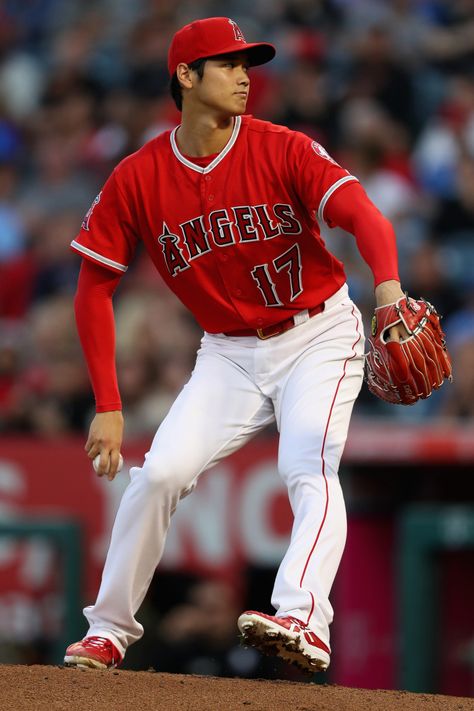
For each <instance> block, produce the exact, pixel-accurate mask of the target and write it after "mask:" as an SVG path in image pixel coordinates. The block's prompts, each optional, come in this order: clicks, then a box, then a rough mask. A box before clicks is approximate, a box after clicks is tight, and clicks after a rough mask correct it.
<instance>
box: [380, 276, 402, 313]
mask: <svg viewBox="0 0 474 711" xmlns="http://www.w3.org/2000/svg"><path fill="white" fill-rule="evenodd" d="M404 296H405V294H404V293H403V291H402V288H401V286H400V282H399V281H397V280H396V279H390V280H388V281H383V282H381V283H380V284H378V285H377V286H376V287H375V301H376V304H377V306H386V305H387V304H394V303H395V302H396V301H398V299H402V298H403V297H404Z"/></svg>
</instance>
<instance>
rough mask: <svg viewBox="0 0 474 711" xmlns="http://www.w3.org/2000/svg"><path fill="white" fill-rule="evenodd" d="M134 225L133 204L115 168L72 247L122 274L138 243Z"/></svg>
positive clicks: (91, 207)
mask: <svg viewBox="0 0 474 711" xmlns="http://www.w3.org/2000/svg"><path fill="white" fill-rule="evenodd" d="M134 225H135V220H134V218H133V206H132V205H131V201H130V200H127V198H126V196H125V194H124V190H123V188H122V187H121V185H120V180H119V176H118V173H117V168H116V169H115V170H114V172H113V173H112V174H111V176H110V177H109V179H108V180H107V182H106V183H105V185H104V187H103V189H102V190H101V192H100V193H99V194H98V195H97V197H96V198H95V200H94V201H93V203H92V205H91V206H90V208H89V210H88V212H87V214H86V216H85V217H84V220H83V222H82V226H81V230H80V232H79V234H78V235H77V237H76V238H75V239H74V240H73V241H72V242H71V249H73V250H74V251H76V252H78V253H79V254H80V255H81V256H82V257H85V258H86V259H89V260H91V261H92V262H95V263H97V264H101V265H102V266H104V267H108V268H109V269H111V270H113V271H114V272H116V273H120V274H122V273H123V272H126V271H127V269H128V265H129V263H130V261H131V259H132V257H133V254H134V251H135V248H136V244H137V235H136V230H135V226H134Z"/></svg>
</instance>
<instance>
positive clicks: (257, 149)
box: [71, 116, 357, 333]
mask: <svg viewBox="0 0 474 711" xmlns="http://www.w3.org/2000/svg"><path fill="white" fill-rule="evenodd" d="M176 130H177V129H174V130H173V131H167V132H165V133H163V134H161V135H160V136H158V137H157V138H155V139H153V140H152V141H150V142H148V143H147V144H146V145H145V146H143V148H141V149H140V150H139V151H137V152H136V153H134V154H133V155H131V156H128V157H127V158H125V160H123V161H122V162H121V163H120V164H119V165H118V166H117V167H116V168H115V170H114V171H113V173H112V175H111V176H110V178H109V179H108V181H107V182H106V184H105V185H104V188H103V190H102V192H101V193H100V194H99V195H98V196H97V197H96V199H95V200H94V202H93V204H92V206H91V208H90V210H89V212H88V213H87V215H86V217H85V219H84V222H83V224H82V228H81V231H80V233H79V235H78V236H77V238H76V239H75V240H74V241H73V242H72V245H71V246H72V248H73V249H74V250H76V251H77V252H79V253H80V254H81V255H82V256H83V257H85V258H87V259H91V260H93V261H95V262H98V263H100V264H102V265H104V266H107V267H109V268H110V269H112V270H114V271H116V272H125V271H126V270H127V268H128V265H129V264H130V261H131V259H132V257H133V253H134V250H135V247H136V245H137V242H138V240H142V241H143V242H144V245H145V247H146V249H147V251H148V254H149V255H150V257H151V259H152V260H153V263H154V264H155V266H156V268H157V269H158V271H159V272H160V274H161V276H162V277H163V279H164V280H165V281H166V283H167V284H168V286H169V287H170V289H172V291H173V292H174V293H175V294H176V295H177V296H178V298H179V299H180V300H181V301H182V302H183V303H184V304H185V305H186V306H187V307H188V308H189V310H190V311H192V313H193V314H194V316H195V317H196V319H197V321H198V322H199V323H200V325H201V326H202V328H203V329H204V330H206V331H208V332H210V333H219V332H229V331H234V330H240V329H245V328H253V329H258V328H262V327H265V326H270V325H272V324H274V323H277V322H278V321H281V320H283V319H285V318H288V317H290V316H293V315H294V314H295V313H297V312H298V311H301V310H303V309H307V308H311V307H313V306H316V305H317V304H320V303H322V302H323V301H325V300H326V299H327V298H329V296H331V295H332V294H333V293H335V292H336V291H337V289H339V288H340V287H341V286H342V284H343V283H344V282H345V280H346V277H345V274H344V269H343V266H342V264H341V262H340V261H339V260H337V259H336V258H335V257H334V256H333V255H332V254H331V253H330V252H329V251H328V250H327V249H326V247H325V244H324V242H323V240H322V239H321V236H320V231H319V225H318V220H319V221H321V220H324V209H325V205H326V203H327V201H328V199H329V198H330V196H331V195H332V194H333V193H334V191H336V190H338V189H339V188H340V187H341V186H343V185H345V184H346V183H348V182H350V181H354V180H357V179H356V178H355V177H354V176H353V175H350V174H349V173H348V172H347V171H346V170H344V169H343V168H341V166H339V165H338V164H337V163H336V162H335V161H334V160H333V159H332V158H331V157H330V156H329V155H328V154H327V153H326V151H325V150H324V148H322V146H320V145H319V144H318V143H316V142H315V141H313V140H312V139H311V138H308V136H305V135H304V134H302V133H298V132H295V131H291V130H289V129H288V128H285V127H283V126H276V125H274V124H272V123H269V122H267V121H260V120H257V119H254V118H253V117H251V116H244V117H240V116H238V117H236V118H235V119H234V129H233V133H232V136H231V138H230V140H229V142H228V143H227V145H226V146H225V148H224V149H223V150H222V151H221V153H219V154H218V155H217V156H216V157H215V158H213V159H212V161H211V162H210V163H209V164H208V165H206V166H205V167H202V166H200V165H198V164H196V163H194V162H193V161H192V160H190V159H189V158H187V157H186V156H184V155H183V154H181V153H180V151H179V148H178V146H177V143H176V137H175V135H176Z"/></svg>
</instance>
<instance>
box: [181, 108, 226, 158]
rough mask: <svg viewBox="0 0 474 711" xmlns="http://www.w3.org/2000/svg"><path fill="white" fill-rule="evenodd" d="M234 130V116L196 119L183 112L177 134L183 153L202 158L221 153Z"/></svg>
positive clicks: (206, 116) (204, 116)
mask: <svg viewBox="0 0 474 711" xmlns="http://www.w3.org/2000/svg"><path fill="white" fill-rule="evenodd" d="M233 130H234V117H233V116H226V117H216V116H210V115H201V116H199V117H196V116H190V115H188V114H187V113H186V112H183V119H182V122H181V125H180V127H179V128H178V130H177V132H176V141H177V143H178V148H179V150H180V151H181V153H184V154H185V155H187V156H196V157H198V158H200V157H202V156H209V155H213V154H214V153H220V152H221V151H222V150H223V148H224V147H225V146H226V144H227V143H228V141H229V139H230V137H231V135H232V131H233Z"/></svg>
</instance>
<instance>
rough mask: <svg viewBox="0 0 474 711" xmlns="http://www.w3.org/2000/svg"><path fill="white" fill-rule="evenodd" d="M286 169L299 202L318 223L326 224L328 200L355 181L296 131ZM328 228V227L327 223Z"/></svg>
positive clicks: (318, 145)
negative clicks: (288, 169) (344, 186)
mask: <svg viewBox="0 0 474 711" xmlns="http://www.w3.org/2000/svg"><path fill="white" fill-rule="evenodd" d="M289 166H290V171H291V173H292V174H291V180H292V182H293V184H294V185H295V186H296V189H297V192H298V197H299V199H300V200H301V201H302V203H303V204H304V205H305V206H306V208H307V209H308V210H314V211H315V213H316V214H317V217H318V221H319V222H320V223H321V222H325V221H326V215H325V208H326V205H327V202H328V200H329V198H330V197H331V196H332V195H334V193H335V192H336V191H337V190H339V188H341V187H342V186H343V185H346V184H347V183H351V182H358V181H357V178H356V177H355V176H354V175H351V174H350V173H349V172H348V171H347V170H345V169H344V168H342V167H341V166H340V165H339V164H338V163H336V161H335V160H334V159H333V158H331V156H330V155H329V153H327V151H326V150H325V149H324V148H323V146H321V144H320V143H317V141H313V140H312V139H311V138H309V137H308V136H306V135H304V134H303V133H298V132H296V131H295V132H294V133H293V136H292V141H291V147H290V153H289ZM328 225H329V227H331V226H332V225H331V224H330V222H329V221H328Z"/></svg>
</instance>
